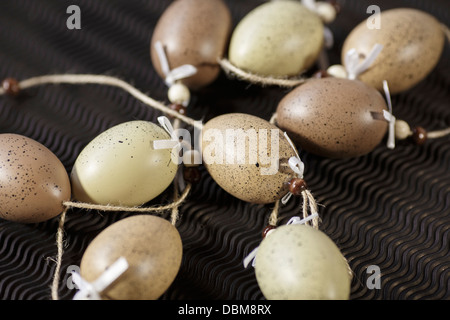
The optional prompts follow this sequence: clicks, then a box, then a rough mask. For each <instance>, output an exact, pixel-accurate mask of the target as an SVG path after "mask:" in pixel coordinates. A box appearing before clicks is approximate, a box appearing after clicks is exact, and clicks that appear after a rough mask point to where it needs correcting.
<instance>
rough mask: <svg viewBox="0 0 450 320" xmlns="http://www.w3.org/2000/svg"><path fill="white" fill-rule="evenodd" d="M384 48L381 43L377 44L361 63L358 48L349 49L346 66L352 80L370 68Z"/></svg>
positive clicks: (346, 55) (348, 75)
mask: <svg viewBox="0 0 450 320" xmlns="http://www.w3.org/2000/svg"><path fill="white" fill-rule="evenodd" d="M382 49H383V45H381V44H379V43H377V44H375V45H374V46H373V48H372V50H371V51H370V52H369V54H368V55H367V57H366V58H365V59H364V60H363V61H362V62H361V63H360V62H359V53H358V52H357V51H356V49H355V48H353V49H350V50H348V51H347V52H346V54H345V67H346V69H347V70H346V71H347V77H348V78H349V79H350V80H355V79H357V78H358V76H359V75H360V74H361V73H363V72H364V71H366V70H367V69H369V67H370V66H371V65H372V63H373V62H374V61H375V59H376V58H377V56H378V55H379V54H380V52H381V50H382Z"/></svg>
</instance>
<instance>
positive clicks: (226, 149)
mask: <svg viewBox="0 0 450 320" xmlns="http://www.w3.org/2000/svg"><path fill="white" fill-rule="evenodd" d="M237 130H241V131H240V132H241V133H248V136H241V137H244V138H237V139H236V140H234V141H235V142H233V140H232V139H230V138H229V137H232V135H231V134H230V133H231V132H235V133H236V136H238V137H239V131H237ZM264 130H265V131H264ZM271 130H274V132H272V131H271ZM275 132H276V133H275ZM276 134H278V139H277V138H276ZM272 139H273V140H272ZM227 141H231V142H230V143H229V142H227ZM236 141H239V143H241V145H239V144H236V143H237V142H236ZM249 141H252V142H250V143H249ZM272 141H277V142H275V143H273V142H272ZM244 142H245V154H244V151H242V150H243V149H242V147H243V143H244ZM276 144H278V148H277V145H276ZM272 146H273V148H272ZM233 154H234V155H235V157H234V161H233V159H231V156H230V155H233ZM237 154H238V155H240V156H242V157H243V159H244V161H242V160H239V159H238V156H237ZM202 155H203V164H204V165H205V167H206V169H207V170H208V172H209V174H210V175H211V176H212V178H213V179H214V180H215V181H216V182H217V184H218V185H219V186H221V187H222V188H223V189H224V190H225V191H227V192H228V193H230V194H231V195H233V196H235V197H236V198H238V199H241V200H243V201H247V202H250V203H263V204H264V203H272V202H275V201H276V200H278V199H280V198H282V197H283V196H284V195H285V194H286V193H287V192H288V186H287V182H289V181H290V179H291V178H293V174H294V173H293V171H292V170H291V168H290V167H289V166H288V164H287V163H288V160H289V158H290V157H292V156H295V152H294V150H293V149H292V148H291V146H290V145H289V143H288V141H287V140H286V138H285V137H284V135H283V132H281V131H280V130H279V129H278V128H277V127H276V126H274V125H272V124H270V123H269V122H268V121H266V120H264V119H261V118H259V117H256V116H253V115H248V114H242V113H230V114H224V115H221V116H218V117H215V118H213V119H211V120H210V121H208V122H207V123H206V124H205V125H204V127H203V131H202ZM219 155H221V156H219ZM227 157H229V160H227ZM239 161H240V162H239ZM266 170H267V171H266Z"/></svg>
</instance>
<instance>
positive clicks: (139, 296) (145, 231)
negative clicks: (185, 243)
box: [80, 215, 183, 300]
mask: <svg viewBox="0 0 450 320" xmlns="http://www.w3.org/2000/svg"><path fill="white" fill-rule="evenodd" d="M182 253H183V247H182V242H181V238H180V235H179V233H178V231H177V229H176V228H175V227H174V226H173V225H172V224H170V222H168V221H167V220H164V219H163V218H160V217H156V216H151V215H137V216H132V217H128V218H125V219H122V220H119V221H118V222H115V223H113V224H112V225H110V226H109V227H107V228H106V229H105V230H103V231H102V232H100V234H98V235H97V237H95V238H94V240H93V241H92V242H91V243H90V244H89V246H88V247H87V249H86V251H85V253H84V254H83V258H82V260H81V265H80V275H81V277H82V278H83V279H85V280H87V281H88V282H93V281H95V280H96V279H97V278H98V277H99V276H100V275H101V274H102V273H103V272H104V271H105V270H106V269H107V268H108V267H109V266H111V265H112V264H113V263H114V262H116V261H117V259H119V258H120V257H124V258H125V259H126V260H127V263H128V269H127V270H126V271H125V272H124V273H123V274H122V275H121V276H120V277H119V278H118V279H117V280H116V281H115V282H114V283H113V284H112V285H111V286H109V287H108V288H107V289H106V291H104V292H102V293H101V296H102V298H103V299H112V300H155V299H158V298H159V297H160V296H161V295H162V294H163V293H164V292H165V291H166V290H167V289H168V288H169V286H170V285H171V284H172V282H173V280H174V279H175V277H176V275H177V273H178V270H179V268H180V265H181V258H182Z"/></svg>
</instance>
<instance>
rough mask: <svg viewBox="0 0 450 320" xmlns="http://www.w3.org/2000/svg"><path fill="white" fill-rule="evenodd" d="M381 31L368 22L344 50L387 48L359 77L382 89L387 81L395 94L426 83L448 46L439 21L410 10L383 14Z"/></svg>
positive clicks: (353, 33)
mask: <svg viewBox="0 0 450 320" xmlns="http://www.w3.org/2000/svg"><path fill="white" fill-rule="evenodd" d="M380 22H381V28H380V29H369V28H368V27H367V24H366V21H363V22H361V23H360V24H359V25H357V26H356V27H355V28H354V29H353V30H352V31H351V32H350V34H349V35H348V36H347V38H346V40H345V42H344V44H343V47H342V61H343V63H344V64H345V54H346V52H347V51H348V50H350V49H352V48H355V49H356V50H357V52H359V53H361V54H363V55H367V54H368V53H369V52H370V50H371V49H372V47H373V46H374V45H375V44H376V43H379V44H382V45H383V46H384V47H383V49H382V50H381V52H380V54H379V56H378V57H377V58H376V60H375V61H374V63H373V64H372V66H371V67H370V68H369V70H367V71H366V72H364V73H362V74H361V75H360V76H359V79H360V80H361V81H364V82H365V83H367V84H369V85H370V86H372V87H375V88H377V89H378V90H382V88H383V80H387V81H388V84H389V90H390V92H391V94H396V93H399V92H402V91H405V90H408V89H410V88H412V87H413V86H415V85H416V84H417V83H419V82H420V81H421V80H423V79H424V78H425V77H426V76H427V75H428V74H429V73H430V72H431V70H433V68H434V67H435V66H436V64H437V63H438V61H439V59H440V57H441V54H442V51H443V48H444V43H445V37H444V32H443V31H442V28H441V26H440V23H439V21H438V20H436V19H435V18H434V17H433V16H431V15H430V14H428V13H426V12H423V11H420V10H417V9H410V8H398V9H392V10H386V11H382V12H381V14H380Z"/></svg>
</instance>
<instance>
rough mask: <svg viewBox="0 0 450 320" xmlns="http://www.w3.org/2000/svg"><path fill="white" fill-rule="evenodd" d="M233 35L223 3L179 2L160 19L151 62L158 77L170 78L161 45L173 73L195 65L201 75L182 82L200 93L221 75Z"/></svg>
mask: <svg viewBox="0 0 450 320" xmlns="http://www.w3.org/2000/svg"><path fill="white" fill-rule="evenodd" d="M230 32H231V14H230V12H229V9H228V7H227V6H226V5H225V4H224V2H223V1H221V0H177V1H174V2H173V3H172V4H171V5H169V7H168V8H167V9H166V11H165V12H164V13H163V15H162V16H161V17H160V19H159V21H158V23H157V24H156V27H155V29H154V32H153V36H152V40H151V48H150V53H151V59H152V63H153V66H154V68H155V69H156V71H157V73H158V74H159V75H160V76H161V77H162V78H163V79H165V78H166V76H167V75H166V74H165V72H164V69H163V67H162V65H161V61H160V57H159V56H158V52H157V50H156V43H157V42H161V44H162V46H163V48H164V50H165V54H166V56H167V61H168V64H169V67H170V69H175V68H177V67H179V66H182V65H192V66H194V67H195V68H196V69H197V72H196V73H195V74H194V75H192V76H190V77H187V78H184V79H182V80H181V82H182V83H183V84H184V85H186V86H187V87H188V88H189V89H192V90H197V89H200V88H202V87H204V86H206V85H208V84H210V83H212V82H213V81H214V80H215V79H216V78H217V77H218V75H219V73H220V70H221V69H220V66H219V64H218V59H220V58H222V57H223V55H224V53H225V50H226V47H227V44H228V40H229V35H230Z"/></svg>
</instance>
